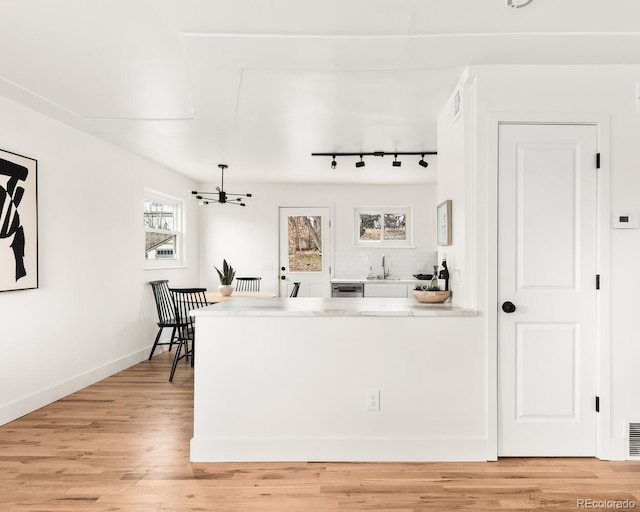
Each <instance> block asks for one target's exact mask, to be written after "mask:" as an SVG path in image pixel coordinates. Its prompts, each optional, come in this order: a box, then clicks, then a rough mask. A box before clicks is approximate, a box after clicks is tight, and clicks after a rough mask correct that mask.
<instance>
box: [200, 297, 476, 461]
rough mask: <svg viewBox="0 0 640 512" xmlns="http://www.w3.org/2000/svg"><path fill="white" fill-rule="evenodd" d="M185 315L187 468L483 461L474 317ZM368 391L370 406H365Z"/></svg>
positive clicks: (334, 306)
mask: <svg viewBox="0 0 640 512" xmlns="http://www.w3.org/2000/svg"><path fill="white" fill-rule="evenodd" d="M193 314H194V315H195V316H196V322H197V323H196V325H197V327H196V329H197V333H198V334H197V347H196V359H195V401H194V436H193V439H192V441H191V460H192V461H193V462H219V461H235V462H240V461H461V460H463V461H471V460H487V411H486V402H487V391H486V389H487V375H486V362H485V359H486V355H485V347H484V346H483V344H482V342H481V339H482V337H481V334H480V331H481V329H482V326H481V323H480V317H478V316H477V313H476V312H474V311H469V310H464V309H460V308H456V307H454V306H451V305H420V304H417V303H416V302H415V301H413V299H342V298H336V299H305V298H295V299H255V300H254V299H238V300H235V301H231V302H227V303H223V304H217V305H215V306H209V307H207V308H204V309H202V310H199V311H197V312H194V313H193ZM371 389H377V390H380V401H379V406H380V407H379V410H374V411H371V410H367V403H366V394H367V390H371Z"/></svg>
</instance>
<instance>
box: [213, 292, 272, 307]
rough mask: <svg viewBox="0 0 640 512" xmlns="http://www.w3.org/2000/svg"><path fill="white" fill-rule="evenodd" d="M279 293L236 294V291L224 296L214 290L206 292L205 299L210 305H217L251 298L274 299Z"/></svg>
mask: <svg viewBox="0 0 640 512" xmlns="http://www.w3.org/2000/svg"><path fill="white" fill-rule="evenodd" d="M277 296H278V294H277V293H273V292H236V291H234V292H233V293H232V294H231V295H229V296H226V297H225V296H223V295H222V294H221V293H220V292H219V291H218V290H215V291H214V290H212V291H207V292H205V297H206V299H207V302H208V303H209V304H216V303H218V302H227V301H230V300H233V299H236V298H242V297H244V298H251V299H272V298H273V297H277Z"/></svg>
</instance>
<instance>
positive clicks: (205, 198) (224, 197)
mask: <svg viewBox="0 0 640 512" xmlns="http://www.w3.org/2000/svg"><path fill="white" fill-rule="evenodd" d="M218 167H219V168H220V170H221V172H222V182H221V183H220V186H219V187H216V191H215V192H198V191H197V190H192V191H191V193H192V194H193V195H194V196H196V199H198V200H199V201H200V202H199V203H198V204H200V205H201V206H202V205H207V204H212V203H220V204H226V203H228V204H235V205H236V206H247V205H246V204H244V203H243V201H244V200H245V199H246V198H248V197H251V194H234V193H231V192H226V191H225V190H224V170H225V169H226V168H227V167H229V166H228V165H226V164H218Z"/></svg>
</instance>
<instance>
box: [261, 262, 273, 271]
mask: <svg viewBox="0 0 640 512" xmlns="http://www.w3.org/2000/svg"><path fill="white" fill-rule="evenodd" d="M262 270H273V263H271V262H269V263H263V264H262Z"/></svg>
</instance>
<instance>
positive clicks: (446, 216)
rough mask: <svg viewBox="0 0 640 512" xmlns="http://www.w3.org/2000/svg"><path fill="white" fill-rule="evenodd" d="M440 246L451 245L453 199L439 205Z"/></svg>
mask: <svg viewBox="0 0 640 512" xmlns="http://www.w3.org/2000/svg"><path fill="white" fill-rule="evenodd" d="M437 214H438V227H437V229H438V245H451V199H447V200H446V201H444V202H442V203H440V204H439V205H438V211H437Z"/></svg>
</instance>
